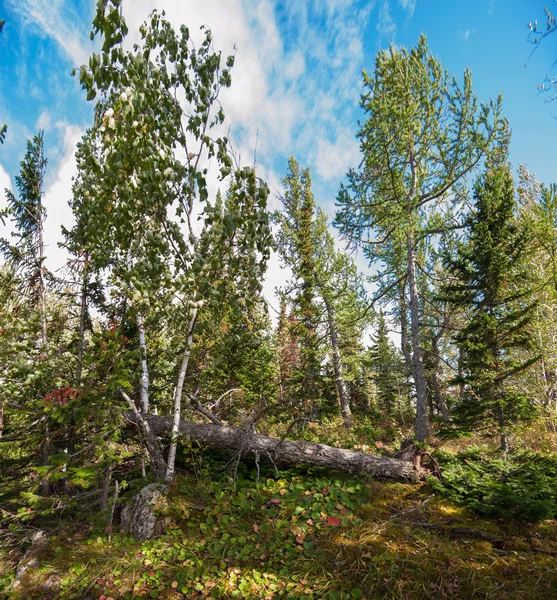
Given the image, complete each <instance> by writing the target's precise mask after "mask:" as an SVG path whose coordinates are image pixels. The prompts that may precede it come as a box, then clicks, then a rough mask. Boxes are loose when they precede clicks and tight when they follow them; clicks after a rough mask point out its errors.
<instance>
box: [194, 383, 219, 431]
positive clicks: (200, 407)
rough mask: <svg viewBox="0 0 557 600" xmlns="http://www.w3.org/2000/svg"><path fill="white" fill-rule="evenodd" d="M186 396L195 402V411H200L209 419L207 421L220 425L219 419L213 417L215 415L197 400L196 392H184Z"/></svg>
mask: <svg viewBox="0 0 557 600" xmlns="http://www.w3.org/2000/svg"><path fill="white" fill-rule="evenodd" d="M186 396H187V397H188V398H189V399H190V400H191V401H192V402H193V403H194V404H195V408H196V409H197V411H198V412H199V413H201V414H202V415H203V416H204V417H207V418H208V419H209V421H211V423H213V425H218V426H219V427H222V421H219V420H218V419H217V417H215V415H214V414H213V413H212V412H211V411H210V410H208V409H206V408H205V407H204V406H203V405H202V404H201V402H199V398H198V397H197V394H195V395H194V394H188V393H187V392H186Z"/></svg>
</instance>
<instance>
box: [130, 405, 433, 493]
mask: <svg viewBox="0 0 557 600" xmlns="http://www.w3.org/2000/svg"><path fill="white" fill-rule="evenodd" d="M127 418H128V419H129V420H130V421H132V422H134V421H135V419H136V418H137V416H136V415H135V414H133V413H128V414H127ZM143 418H144V419H146V420H147V421H148V423H149V427H150V429H151V431H152V432H153V433H154V434H155V435H157V436H159V437H166V436H168V435H169V434H170V431H171V428H172V419H171V418H169V417H160V416H156V415H148V416H147V415H145V416H144V417H143ZM178 433H179V434H180V435H186V436H188V437H190V438H191V439H193V440H196V441H198V442H200V443H201V444H204V445H206V446H209V447H211V448H215V449H217V450H222V451H225V452H230V453H232V454H237V455H238V456H242V457H243V456H249V455H253V456H256V455H259V456H260V457H261V458H262V459H263V458H268V459H269V460H270V461H271V462H273V463H274V464H276V465H279V466H283V467H293V466H296V465H313V466H317V467H324V468H326V469H331V470H335V471H342V472H345V473H366V474H368V475H371V476H372V477H374V478H376V479H383V480H390V481H401V482H404V483H414V482H417V481H419V480H421V479H423V477H424V472H423V471H422V470H421V469H419V468H418V467H417V466H416V465H415V464H414V463H413V462H411V461H405V460H400V459H397V458H388V457H385V456H375V455H372V454H365V453H363V452H355V451H352V450H346V449H344V448H333V447H332V446H327V445H325V444H315V443H310V442H304V441H294V440H288V439H284V440H280V439H277V438H273V437H268V436H264V435H259V434H256V433H253V432H252V431H251V430H249V429H240V428H234V427H228V426H225V425H223V426H220V427H219V426H218V425H214V424H212V423H191V422H189V421H180V424H179V428H178Z"/></svg>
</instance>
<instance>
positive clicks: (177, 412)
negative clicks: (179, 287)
mask: <svg viewBox="0 0 557 600" xmlns="http://www.w3.org/2000/svg"><path fill="white" fill-rule="evenodd" d="M196 319H197V308H194V309H193V312H192V314H191V318H190V322H189V324H188V338H187V340H186V349H185V350H184V355H183V357H182V364H181V365H180V372H179V373H178V381H177V382H176V389H175V390H174V409H173V420H172V432H171V438H170V449H169V451H168V460H167V462H166V473H165V476H164V478H165V481H166V482H167V483H170V482H171V481H172V480H173V479H174V463H175V462H176V445H177V442H176V436H177V435H178V426H179V424H180V416H181V414H182V392H183V389H184V381H185V380H186V372H187V370H188V363H189V360H190V354H191V346H192V343H193V328H194V327H195V321H196Z"/></svg>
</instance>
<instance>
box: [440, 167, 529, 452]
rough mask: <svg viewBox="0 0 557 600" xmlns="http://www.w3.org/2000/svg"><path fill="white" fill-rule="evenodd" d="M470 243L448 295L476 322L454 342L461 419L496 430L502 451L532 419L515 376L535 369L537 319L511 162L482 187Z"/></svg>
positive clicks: (456, 264)
mask: <svg viewBox="0 0 557 600" xmlns="http://www.w3.org/2000/svg"><path fill="white" fill-rule="evenodd" d="M474 199H475V207H474V211H473V213H472V215H471V220H470V226H469V237H468V240H467V242H466V243H464V244H463V245H462V246H461V247H460V249H459V252H458V256H457V258H456V259H455V260H452V261H449V263H450V268H451V270H452V273H453V276H454V277H455V279H454V280H453V281H452V282H451V283H449V284H448V285H447V286H446V288H445V291H446V292H447V293H448V298H449V300H450V301H451V302H452V303H453V304H454V305H457V306H462V307H468V310H469V313H470V315H471V316H470V319H469V321H468V323H467V324H466V325H465V327H464V328H463V329H462V330H461V331H460V332H459V333H458V334H457V335H456V336H455V341H456V344H457V345H458V347H459V349H460V351H461V361H462V369H463V383H464V384H465V392H464V401H463V402H462V404H461V405H460V406H459V407H458V410H457V414H456V420H457V422H460V423H461V424H462V425H465V426H467V427H474V426H476V425H478V424H479V423H480V422H481V423H482V424H485V423H486V422H491V423H493V424H494V425H495V426H496V428H497V432H498V435H499V437H500V442H501V448H502V449H503V450H505V451H506V450H508V447H509V441H508V431H509V428H510V425H511V424H512V423H515V422H516V421H517V420H520V419H524V418H527V417H528V416H529V415H531V413H532V404H531V401H530V399H529V398H528V396H527V394H525V393H524V391H522V390H519V389H516V387H515V386H513V377H515V376H516V375H517V374H518V373H520V372H522V371H524V370H525V369H527V368H528V367H529V366H530V365H532V364H533V363H534V362H536V360H537V357H533V356H532V354H531V350H532V347H533V338H532V334H531V330H530V327H529V324H530V323H531V321H532V319H533V317H534V315H535V302H534V301H533V300H532V282H531V280H530V278H529V274H528V264H527V258H528V252H529V232H528V230H527V228H526V227H525V226H524V225H523V224H522V223H521V222H519V221H518V220H517V218H516V215H515V212H516V201H515V194H514V184H513V179H512V175H511V172H510V167H509V165H508V164H507V163H506V162H503V161H494V163H492V164H491V165H489V167H488V168H487V170H486V171H485V173H484V174H483V175H482V176H481V177H480V179H479V180H478V181H477V183H476V185H475V189H474Z"/></svg>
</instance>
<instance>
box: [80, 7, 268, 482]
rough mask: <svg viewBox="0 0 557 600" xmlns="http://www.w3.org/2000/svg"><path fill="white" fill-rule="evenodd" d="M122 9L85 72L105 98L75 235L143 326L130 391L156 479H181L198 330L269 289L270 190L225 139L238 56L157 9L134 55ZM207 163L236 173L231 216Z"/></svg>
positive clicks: (87, 82) (101, 13)
mask: <svg viewBox="0 0 557 600" xmlns="http://www.w3.org/2000/svg"><path fill="white" fill-rule="evenodd" d="M119 7H120V1H119V0H111V2H109V3H108V2H105V3H101V4H100V5H99V8H98V11H97V14H96V17H95V20H94V22H93V33H94V34H100V35H101V36H102V37H103V38H104V43H103V47H102V51H101V53H100V54H93V56H92V57H91V59H90V60H89V65H88V66H85V65H84V66H83V67H81V70H80V72H79V77H80V81H81V84H82V86H83V88H84V89H85V90H86V91H87V96H88V99H90V100H93V99H94V98H97V99H98V101H97V103H96V107H95V123H94V125H93V127H92V128H91V129H90V130H89V131H88V132H87V133H86V135H85V136H84V138H83V141H82V143H81V144H80V146H79V150H78V154H77V162H78V177H77V178H76V182H75V185H74V201H73V210H74V214H75V215H76V226H75V228H74V234H75V235H78V236H79V237H80V238H81V239H87V240H88V242H87V243H88V248H89V251H90V255H91V264H92V266H94V268H95V269H97V270H100V271H103V272H104V274H105V275H104V276H105V278H106V280H107V281H108V283H109V286H110V287H111V289H112V293H113V294H114V296H115V297H119V298H121V301H122V302H123V305H125V310H126V311H127V312H128V314H131V315H133V318H134V319H135V324H136V328H137V339H138V342H139V364H140V381H139V387H138V389H135V388H134V389H130V388H129V386H128V387H127V389H126V386H125V385H123V386H122V388H121V390H120V394H121V396H122V397H123V398H124V399H125V400H126V402H127V404H128V407H129V408H130V409H131V410H132V411H133V412H134V413H135V414H136V418H137V420H138V422H139V423H140V424H141V427H142V429H143V437H144V439H145V442H146V445H147V448H148V451H149V455H150V458H151V467H152V470H153V474H154V476H155V478H156V479H159V480H162V479H166V480H167V481H170V480H172V478H173V476H174V462H175V455H176V443H177V433H178V423H179V420H180V415H181V410H182V399H183V395H184V385H185V381H186V374H187V372H188V367H189V362H190V357H191V352H192V345H193V343H194V336H195V331H196V326H197V325H198V322H199V319H200V318H201V316H202V313H203V311H207V310H211V309H217V308H218V306H219V305H220V304H222V303H231V305H232V306H233V307H234V309H235V310H238V311H240V312H241V311H242V307H243V306H245V305H246V303H249V302H250V300H249V295H250V294H253V293H255V292H257V291H258V290H259V288H260V286H261V282H262V280H263V271H264V269H265V265H266V260H267V257H268V252H269V250H268V248H269V244H270V238H269V235H270V233H269V227H268V219H267V212H266V200H267V196H268V188H267V186H266V185H265V184H264V183H263V182H262V181H261V180H259V178H258V177H257V176H256V174H255V172H254V170H253V169H250V168H244V169H241V168H238V169H236V170H235V171H234V173H233V174H232V175H230V174H231V171H232V157H231V155H230V154H229V152H228V140H227V138H226V137H223V136H219V135H218V131H219V127H220V126H221V125H222V123H223V121H224V112H223V109H222V107H221V105H220V102H219V100H218V97H219V93H220V90H221V88H223V87H228V86H229V85H230V82H231V79H230V68H231V67H232V65H233V62H234V59H233V57H228V59H226V61H225V66H223V64H222V62H223V61H222V60H221V55H220V53H218V52H216V51H215V50H214V49H213V45H212V35H211V32H210V31H209V30H205V32H204V38H203V41H202V43H201V45H200V46H199V47H197V48H196V47H195V46H194V43H193V41H192V40H191V38H190V34H189V30H188V28H187V27H185V26H182V27H181V28H180V31H179V32H177V31H175V30H174V28H173V27H172V26H171V24H170V23H169V22H168V21H167V20H166V19H165V18H164V15H161V14H159V13H157V12H156V11H154V12H153V13H152V15H151V17H150V18H149V20H148V22H146V23H145V24H144V25H143V26H142V27H141V29H140V33H141V38H142V43H141V45H135V46H134V47H133V49H132V50H130V51H124V50H123V48H122V46H121V44H120V42H121V40H122V39H123V38H124V37H125V35H126V34H127V26H126V24H125V21H124V20H123V18H122V16H121V14H120V11H119ZM209 165H212V168H213V172H214V177H215V178H218V177H220V178H221V179H225V178H226V177H228V176H229V175H230V178H229V180H228V186H229V192H228V196H227V202H226V203H225V205H224V206H223V205H222V204H220V203H219V202H217V201H213V202H211V201H210V198H209V187H208V183H207V181H208V177H209V176H210V171H209ZM232 279H234V280H235V281H236V282H237V284H238V285H236V286H234V287H233V288H231V287H230V286H227V280H232ZM242 283H243V285H241V284H242ZM202 309H203V310H202ZM163 314H164V318H163V319H161V317H160V315H163ZM162 325H164V327H165V328H166V331H167V335H169V336H170V337H171V338H172V340H173V346H172V348H173V350H174V351H175V352H176V353H177V355H176V356H175V357H174V360H175V370H174V377H175V383H174V385H173V386H172V387H173V394H172V396H173V397H172V401H171V403H170V404H171V405H172V408H171V412H172V417H173V427H172V433H171V435H172V440H171V446H170V450H169V454H168V457H166V458H165V457H164V455H163V454H164V453H163V448H162V445H161V443H160V441H159V440H158V438H156V436H155V435H154V434H153V433H152V431H150V429H149V423H148V420H147V419H146V418H145V416H146V415H148V414H149V413H150V412H151V411H152V410H153V407H152V394H151V389H150V387H151V371H150V369H151V366H152V365H151V362H152V358H151V357H150V341H149V336H150V335H151V334H152V335H154V334H155V332H156V327H157V326H162ZM131 392H133V393H132V394H131V395H130V393H131ZM135 392H137V397H135V396H134V395H135Z"/></svg>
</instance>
